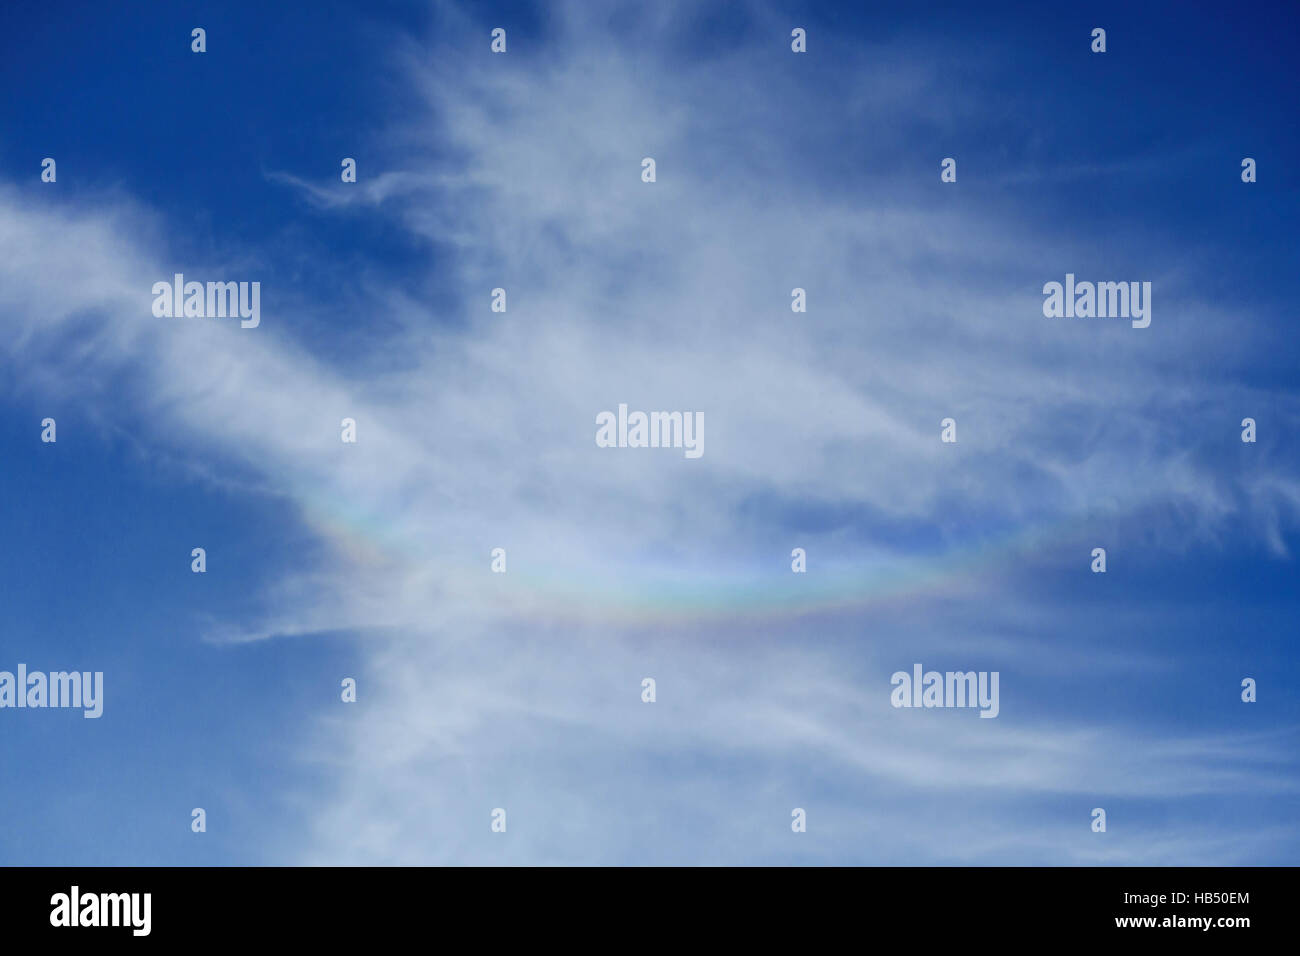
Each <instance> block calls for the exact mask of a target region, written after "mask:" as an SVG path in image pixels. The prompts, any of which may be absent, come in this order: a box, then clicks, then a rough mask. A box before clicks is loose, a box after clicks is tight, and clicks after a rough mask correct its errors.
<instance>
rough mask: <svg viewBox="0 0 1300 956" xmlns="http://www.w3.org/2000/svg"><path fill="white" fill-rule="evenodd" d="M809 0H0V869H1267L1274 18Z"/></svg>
mask: <svg viewBox="0 0 1300 956" xmlns="http://www.w3.org/2000/svg"><path fill="white" fill-rule="evenodd" d="M862 7H863V5H860V4H846V5H843V7H839V6H837V5H833V4H762V3H728V4H708V3H704V4H700V3H686V2H681V3H679V2H668V3H658V4H653V5H633V4H626V5H617V6H611V7H609V8H606V7H605V6H604V5H595V4H580V3H547V4H539V5H533V4H492V3H483V4H478V3H476V4H464V5H454V4H432V5H417V4H383V3H381V4H374V3H366V4H355V5H351V4H339V3H326V4H312V5H285V6H280V5H277V6H275V7H274V8H272V9H267V8H266V5H262V4H220V5H218V4H212V5H203V4H199V5H192V6H188V7H179V8H177V7H173V6H166V7H164V6H163V5H156V6H153V5H132V6H131V7H130V8H120V9H105V8H101V7H98V6H91V5H84V6H83V5H74V4H69V5H66V6H62V5H58V4H56V5H54V6H52V7H49V6H47V7H46V8H43V9H42V10H41V11H39V12H37V11H34V10H30V9H25V8H24V9H6V10H5V11H4V13H3V14H0V27H2V28H3V35H4V36H6V37H9V38H10V41H11V42H10V43H9V44H8V45H7V48H6V51H5V56H4V57H3V58H0V84H3V86H4V87H5V88H6V89H7V90H9V91H10V92H11V96H10V97H9V98H8V100H9V104H10V108H9V109H7V110H6V111H4V113H3V115H0V253H3V254H2V255H0V270H2V273H3V274H2V275H0V322H2V323H3V324H4V327H5V328H4V332H5V335H4V339H5V343H6V344H5V347H4V349H2V350H0V370H2V371H3V376H2V378H0V411H2V414H0V462H3V466H2V467H0V491H3V494H4V499H5V500H6V502H7V503H8V504H7V506H6V507H5V508H3V509H0V540H3V542H4V545H3V547H2V548H0V581H3V582H4V584H3V594H4V597H5V602H4V603H5V607H6V610H7V612H8V613H7V614H6V619H5V624H4V628H3V632H2V633H3V640H0V651H2V652H3V653H0V670H13V669H14V668H15V667H16V665H17V664H18V663H19V662H22V663H25V664H27V666H28V667H29V668H31V669H33V670H45V671H53V670H63V669H77V670H102V671H103V672H104V675H105V677H104V681H105V705H104V716H103V717H102V718H100V719H99V720H84V719H83V718H82V717H81V715H80V713H79V712H75V711H59V710H45V711H33V710H21V711H19V710H7V709H6V710H0V766H3V768H4V773H2V774H0V806H3V807H4V808H5V812H4V814H3V816H2V818H0V862H4V863H18V864H105V865H106V864H181V865H187V864H246V863H274V864H284V863H343V864H353V863H398V864H412V863H481V864H495V863H504V864H537V863H560V864H566V863H599V864H637V863H686V864H699V863H722V864H727V863H736V864H748V863H798V864H820V863H841V864H862V863H865V864H876V863H879V864H903V865H907V864H1019V863H1023V864H1042V865H1054V864H1098V865H1124V864H1174V865H1183V864H1257V863H1258V864H1265V863H1268V864H1293V863H1295V862H1297V859H1298V858H1300V831H1298V830H1297V826H1296V815H1297V814H1296V811H1297V807H1298V806H1300V761H1298V760H1297V746H1296V745H1297V742H1300V695H1298V694H1297V692H1296V690H1295V688H1296V687H1297V680H1300V667H1297V664H1296V655H1295V653H1294V622H1295V620H1296V612H1297V609H1298V608H1297V605H1298V604H1300V589H1297V588H1296V586H1295V582H1296V573H1297V564H1296V553H1297V548H1298V547H1300V535H1298V534H1297V519H1298V518H1300V477H1298V476H1300V471H1298V466H1300V455H1297V452H1296V439H1297V436H1300V396H1298V394H1297V386H1298V385H1300V371H1297V369H1298V365H1297V358H1298V357H1300V356H1298V350H1297V347H1296V345H1295V335H1294V329H1293V320H1294V312H1295V304H1294V295H1293V291H1292V290H1293V283H1294V275H1295V263H1296V261H1297V260H1296V243H1295V239H1294V222H1295V217H1296V212H1297V196H1298V195H1300V193H1298V189H1297V187H1298V179H1297V172H1296V169H1295V161H1294V157H1295V156H1296V155H1297V134H1296V129H1295V123H1294V117H1295V116H1296V115H1297V112H1300V111H1298V110H1297V106H1298V105H1300V104H1298V103H1297V98H1298V93H1297V90H1298V87H1297V84H1296V83H1295V76H1294V67H1293V65H1292V64H1293V63H1294V62H1295V60H1296V53H1297V51H1296V49H1295V46H1296V40H1295V37H1296V22H1295V13H1294V10H1293V9H1292V8H1289V7H1288V6H1287V5H1283V4H1277V5H1261V6H1259V7H1257V8H1236V9H1234V12H1233V14H1232V16H1231V17H1230V18H1229V17H1228V16H1227V15H1226V14H1223V13H1216V12H1214V11H1213V10H1212V8H1210V7H1208V6H1201V5H1188V4H1176V5H1174V4H1168V5H1165V4H1150V5H1142V8H1141V9H1139V10H1134V9H1131V7H1132V5H1131V4H1101V5H1094V6H1092V7H1091V8H1090V9H1089V10H1087V11H1086V12H1084V11H1079V12H1074V11H1055V10H1052V9H1050V8H1049V9H1044V8H1043V7H1042V5H1031V4H1012V5H1002V4H992V5H980V9H979V10H977V11H974V10H962V9H960V8H959V7H956V6H947V5H937V6H936V5H928V6H926V8H925V9H924V10H919V9H917V7H916V5H912V4H896V5H894V6H892V7H888V6H878V5H873V6H872V8H871V9H863V8H862ZM796 26H801V27H804V28H805V29H806V30H807V32H808V52H807V53H806V54H801V55H796V54H793V53H791V51H790V47H789V35H790V30H791V29H792V28H794V27H796ZM1097 26H1100V27H1104V28H1105V29H1106V31H1107V46H1108V50H1107V52H1106V53H1105V54H1104V55H1096V54H1092V53H1091V52H1090V51H1089V35H1090V32H1091V30H1092V28H1093V27H1097ZM194 27H203V28H204V29H206V31H207V47H208V49H207V52H206V53H203V54H194V53H191V52H190V39H189V36H190V30H191V29H192V28H194ZM494 27H503V28H505V29H506V30H507V36H508V52H507V53H506V54H505V55H503V56H501V55H493V54H492V53H491V52H490V51H489V32H490V31H491V29H492V28H494ZM47 156H49V157H53V158H55V159H56V161H57V164H58V167H57V169H58V179H57V182H56V183H53V184H50V183H42V182H41V180H40V163H41V160H42V159H43V158H44V157H47ZM645 156H653V157H654V158H655V159H656V162H657V181H656V182H655V183H653V184H647V183H643V182H641V179H640V169H641V159H642V157H645ZM947 156H952V157H955V158H956V159H957V163H958V181H957V182H956V183H953V184H944V183H941V182H940V180H939V162H940V160H941V159H942V158H944V157H947ZM1246 156H1250V157H1253V158H1254V159H1256V161H1257V163H1258V170H1259V178H1258V182H1256V183H1253V184H1244V183H1242V182H1241V179H1240V163H1241V159H1242V158H1243V157H1246ZM343 157H354V158H356V160H357V164H358V182H356V183H355V184H344V183H342V182H340V181H339V164H340V160H341V159H342V158H343ZM178 271H180V272H184V273H185V274H186V275H187V277H189V278H194V279H199V280H209V279H211V280H218V279H219V280H231V281H260V282H261V288H262V302H261V313H262V321H261V325H260V326H259V327H258V328H257V329H242V328H240V326H239V324H238V323H237V322H227V321H221V320H207V319H163V318H155V317H154V316H153V315H152V313H151V310H150V302H151V299H152V296H151V294H150V290H151V287H152V284H153V283H154V282H155V281H158V280H164V281H167V280H170V277H171V276H172V274H173V273H174V272H178ZM1067 272H1072V273H1075V274H1076V275H1078V276H1079V278H1080V279H1092V280H1143V281H1150V282H1152V285H1153V293H1152V322H1151V326H1150V327H1149V328H1147V329H1134V328H1131V327H1130V326H1129V323H1128V322H1126V321H1122V320H1108V319H1095V320H1086V319H1080V320H1064V319H1048V318H1045V317H1044V316H1043V312H1042V292H1041V289H1042V286H1043V283H1045V282H1048V281H1053V280H1055V281H1060V280H1061V279H1062V278H1063V276H1064V275H1065V274H1066V273H1067ZM498 286H499V287H504V288H505V289H506V290H507V293H508V302H509V305H508V311H507V312H506V313H504V314H501V313H493V312H492V311H491V310H490V308H489V303H490V290H491V289H493V288H495V287H498ZM796 286H797V287H801V288H805V289H806V290H807V294H808V311H807V312H806V313H803V314H795V313H792V312H791V310H790V290H791V289H792V288H794V287H796ZM623 402H625V403H627V404H628V405H629V406H630V407H632V408H634V409H635V408H642V409H690V410H701V411H703V412H704V415H705V420H706V434H705V438H706V445H705V447H706V451H705V454H704V455H703V457H702V458H700V459H698V460H688V459H685V458H684V457H683V456H682V455H681V454H680V452H669V451H652V450H646V451H638V450H633V449H619V450H611V449H601V448H597V447H596V446H595V443H594V442H593V435H594V432H595V426H594V420H595V416H596V414H597V413H598V412H600V411H602V410H605V409H613V408H616V407H617V405H618V404H619V403H623ZM47 416H49V417H53V418H55V419H56V420H57V423H58V441H57V443H55V444H43V443H42V442H41V441H40V421H41V419H43V418H45V417H47ZM948 416H952V417H954V418H955V419H956V420H957V422H958V428H959V432H958V435H959V440H958V442H957V443H956V444H955V445H945V444H942V443H941V442H940V441H939V422H940V420H941V419H943V418H945V417H948ZM1247 416H1249V417H1253V418H1255V419H1256V421H1257V422H1258V430H1259V440H1258V442H1257V443H1255V444H1244V443H1242V442H1241V441H1240V437H1239V436H1240V431H1241V428H1240V424H1239V423H1240V421H1241V419H1242V418H1244V417H1247ZM344 417H353V418H355V419H356V420H357V422H358V432H359V438H358V442H357V443H356V444H355V445H345V444H343V443H341V442H340V440H339V421H340V420H341V419H342V418H344ZM1099 546H1100V547H1105V548H1106V549H1107V554H1108V569H1107V573H1106V574H1105V575H1095V574H1092V573H1091V572H1090V571H1089V562H1090V558H1089V555H1090V552H1091V550H1092V548H1094V547H1099ZM194 547H204V548H205V549H206V550H207V554H208V571H207V573H205V574H203V575H196V574H192V573H191V571H190V557H189V555H190V550H191V548H194ZM494 547H504V548H506V549H507V552H508V556H509V557H508V562H509V563H508V567H509V570H508V572H507V573H506V574H504V575H496V574H492V573H491V572H490V570H489V565H490V558H489V554H490V552H491V549H492V548H494ZM794 547H803V548H805V549H807V553H808V573H807V574H804V575H794V574H792V573H791V571H790V557H789V555H790V551H791V549H792V548H794ZM915 662H921V663H923V664H924V665H925V666H926V668H927V669H931V668H933V669H937V670H941V671H942V670H980V671H984V670H989V671H993V670H996V671H999V673H1000V674H1001V713H1000V715H999V716H998V718H997V719H996V720H980V719H978V718H977V716H976V714H975V713H973V712H971V711H970V710H962V709H951V710H948V709H935V710H924V709H922V710H911V709H894V708H891V707H890V706H889V694H890V689H891V688H890V683H889V679H890V675H891V674H892V673H893V672H895V671H897V670H905V671H910V669H911V667H912V665H913V663H915ZM346 676H353V677H355V678H356V679H357V681H358V685H359V692H358V693H359V699H358V701H357V703H355V704H344V703H342V702H341V701H340V700H339V682H340V680H341V679H342V678H343V677H346ZM644 677H653V678H655V680H656V682H657V691H658V700H657V701H656V703H654V704H653V705H648V704H643V703H642V702H641V699H640V692H641V680H642V678H644ZM1244 677H1253V678H1255V679H1256V680H1257V681H1258V685H1259V700H1258V702H1256V703H1253V704H1244V703H1242V702H1241V701H1240V698H1239V694H1240V682H1241V679H1242V678H1244ZM1099 806H1100V807H1104V808H1105V809H1106V810H1107V814H1108V830H1107V832H1106V833H1104V834H1099V833H1093V832H1091V830H1090V828H1089V824H1090V811H1091V810H1092V808H1094V807H1099ZM193 807H203V808H205V810H206V811H207V814H208V830H207V832H206V833H204V834H194V833H191V832H190V826H189V823H190V811H191V809H192V808H193ZM495 807H504V808H506V809H507V812H508V819H509V825H508V831H507V833H506V834H494V833H492V832H490V829H489V822H490V819H489V815H490V813H491V811H492V809H493V808H495ZM794 807H802V808H805V809H806V810H807V813H808V831H807V832H806V833H803V834H793V833H791V831H790V825H789V821H790V811H791V809H792V808H794Z"/></svg>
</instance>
